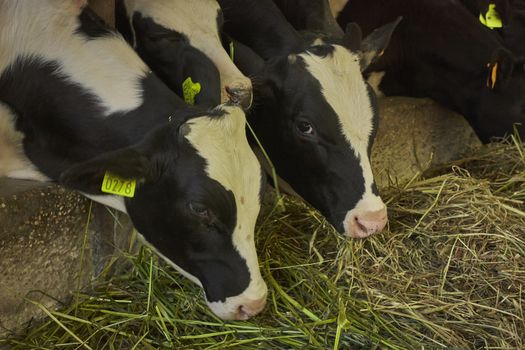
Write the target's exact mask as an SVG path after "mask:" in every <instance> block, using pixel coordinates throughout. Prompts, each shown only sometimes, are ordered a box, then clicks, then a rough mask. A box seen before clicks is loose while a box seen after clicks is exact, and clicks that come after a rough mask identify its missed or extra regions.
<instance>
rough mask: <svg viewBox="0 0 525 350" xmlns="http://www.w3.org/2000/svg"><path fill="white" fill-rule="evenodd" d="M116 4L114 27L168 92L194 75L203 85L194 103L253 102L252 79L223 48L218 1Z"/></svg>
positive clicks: (129, 0)
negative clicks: (234, 62) (123, 35)
mask: <svg viewBox="0 0 525 350" xmlns="http://www.w3.org/2000/svg"><path fill="white" fill-rule="evenodd" d="M117 4H118V8H119V9H120V11H118V16H117V27H118V29H119V30H121V31H122V32H124V33H128V34H127V35H126V36H127V39H128V41H130V42H132V43H133V46H134V47H135V49H136V50H137V52H138V53H139V54H140V56H141V57H142V58H143V59H144V60H145V61H146V63H148V65H149V66H150V67H151V68H152V69H153V71H155V72H158V74H160V75H161V78H162V79H163V80H164V81H165V82H166V84H167V85H168V86H169V87H170V88H171V89H172V90H174V91H176V92H179V93H180V90H181V80H183V79H186V77H187V76H193V77H194V79H193V80H198V81H199V82H200V83H201V91H202V92H201V93H200V94H199V95H198V96H197V101H196V102H197V103H198V104H201V105H213V103H215V104H217V103H219V101H221V100H222V101H223V102H224V101H226V100H228V99H232V100H235V101H237V102H238V103H240V104H241V105H242V106H243V107H244V108H248V107H249V106H250V105H251V102H252V86H251V81H250V79H248V78H247V77H246V76H244V75H243V74H242V73H241V72H240V71H239V70H238V69H237V67H236V66H235V65H234V64H233V62H232V61H231V59H230V57H229V55H228V53H227V52H226V51H225V50H224V48H223V46H222V42H221V32H222V25H223V16H222V11H221V9H220V7H219V4H218V3H217V1H215V0H192V1H187V0H155V1H150V0H118V2H117ZM184 69H185V70H186V72H181V70H184ZM217 71H218V74H219V76H218V78H216V75H217V73H216V72H217ZM181 74H182V76H181ZM217 79H219V81H218V84H219V86H217Z"/></svg>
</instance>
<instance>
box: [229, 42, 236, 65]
mask: <svg viewBox="0 0 525 350" xmlns="http://www.w3.org/2000/svg"><path fill="white" fill-rule="evenodd" d="M230 58H231V60H232V61H233V60H234V58H235V46H233V41H230Z"/></svg>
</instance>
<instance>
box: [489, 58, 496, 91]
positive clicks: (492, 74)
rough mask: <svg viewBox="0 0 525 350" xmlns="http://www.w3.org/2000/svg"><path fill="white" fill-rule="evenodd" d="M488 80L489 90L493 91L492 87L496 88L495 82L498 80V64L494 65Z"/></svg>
mask: <svg viewBox="0 0 525 350" xmlns="http://www.w3.org/2000/svg"><path fill="white" fill-rule="evenodd" d="M490 78H491V82H492V86H491V89H493V90H494V87H495V86H496V80H497V79H498V63H497V62H496V64H494V66H493V67H492V70H491V71H490Z"/></svg>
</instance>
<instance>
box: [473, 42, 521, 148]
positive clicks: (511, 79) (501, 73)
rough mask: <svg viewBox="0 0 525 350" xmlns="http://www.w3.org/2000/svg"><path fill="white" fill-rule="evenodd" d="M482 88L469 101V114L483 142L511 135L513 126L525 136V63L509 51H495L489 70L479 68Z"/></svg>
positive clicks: (487, 66) (501, 49) (488, 65)
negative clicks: (517, 125) (516, 125)
mask: <svg viewBox="0 0 525 350" xmlns="http://www.w3.org/2000/svg"><path fill="white" fill-rule="evenodd" d="M480 70H481V77H482V80H481V84H482V86H481V88H478V90H477V91H478V93H477V94H476V95H475V96H474V98H473V99H472V100H471V101H470V103H469V105H468V110H467V111H466V113H465V114H466V115H467V116H469V121H470V122H471V124H472V125H473V127H474V129H475V130H476V132H477V134H478V136H479V138H480V139H481V140H482V141H483V142H489V141H490V139H491V137H493V136H504V135H508V134H510V133H511V132H512V129H513V124H520V125H521V126H519V127H518V131H519V133H520V135H522V136H525V125H524V124H525V72H524V61H523V60H517V59H515V58H514V57H513V55H512V54H511V53H510V52H509V51H508V50H506V49H503V48H500V49H496V50H495V51H494V52H493V54H492V57H491V59H490V61H489V62H488V63H487V65H486V67H480Z"/></svg>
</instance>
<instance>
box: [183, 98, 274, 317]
mask: <svg viewBox="0 0 525 350" xmlns="http://www.w3.org/2000/svg"><path fill="white" fill-rule="evenodd" d="M219 108H221V109H222V110H224V112H225V115H223V116H221V117H199V118H195V119H191V120H189V121H188V122H187V124H188V125H189V126H190V132H189V134H188V135H186V139H188V141H189V142H190V143H191V144H192V146H193V147H194V148H195V149H196V150H197V152H198V154H199V155H200V156H201V157H202V158H204V159H205V161H206V173H207V175H208V176H209V177H210V178H212V179H214V180H216V181H217V182H219V183H220V184H221V185H222V186H223V187H224V188H225V189H226V190H229V191H231V192H232V193H233V195H234V197H235V205H236V207H237V222H236V226H235V229H234V232H233V236H232V239H233V246H234V247H235V248H236V249H237V251H238V253H239V254H240V256H241V257H242V258H243V259H245V260H246V264H247V266H248V270H249V272H250V284H249V285H248V288H247V289H246V290H245V291H244V292H243V293H241V294H240V295H238V296H234V297H229V298H227V299H226V301H225V302H213V303H209V306H210V308H211V309H212V310H213V311H214V312H215V313H216V314H217V315H219V316H221V317H222V318H224V319H232V318H233V317H234V315H235V314H236V313H237V311H238V309H239V306H241V305H244V304H246V303H249V302H251V301H256V300H260V299H262V298H265V297H266V293H267V287H266V283H265V282H264V280H263V279H262V276H261V273H260V270H259V262H258V260H257V253H256V251H255V240H254V231H255V222H256V220H257V216H258V214H259V211H260V208H261V204H260V198H259V191H260V188H261V184H262V178H261V176H262V173H261V168H260V165H259V162H258V161H257V158H256V157H255V154H254V153H253V152H252V150H251V148H250V146H249V144H248V140H247V138H246V129H245V128H246V119H245V115H244V112H243V111H242V110H241V109H240V108H239V107H233V106H226V105H222V106H221V107H219Z"/></svg>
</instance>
